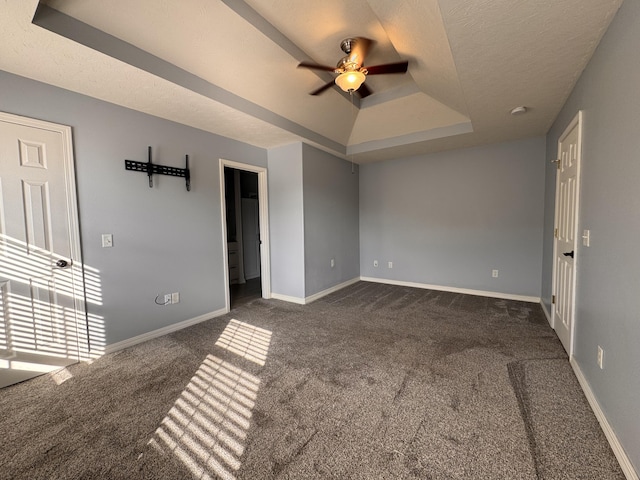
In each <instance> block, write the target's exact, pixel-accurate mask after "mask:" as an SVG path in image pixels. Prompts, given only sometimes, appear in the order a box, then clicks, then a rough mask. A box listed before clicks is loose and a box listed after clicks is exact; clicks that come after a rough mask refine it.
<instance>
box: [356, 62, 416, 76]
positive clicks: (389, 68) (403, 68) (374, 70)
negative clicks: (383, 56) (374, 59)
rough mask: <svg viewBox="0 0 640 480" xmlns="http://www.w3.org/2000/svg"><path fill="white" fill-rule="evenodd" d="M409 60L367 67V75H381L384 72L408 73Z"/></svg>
mask: <svg viewBox="0 0 640 480" xmlns="http://www.w3.org/2000/svg"><path fill="white" fill-rule="evenodd" d="M408 66H409V62H408V61H406V60H405V61H404V62H398V63H386V64H384V65H374V66H373V67H365V68H366V69H367V72H368V73H367V75H380V74H383V73H407V67H408Z"/></svg>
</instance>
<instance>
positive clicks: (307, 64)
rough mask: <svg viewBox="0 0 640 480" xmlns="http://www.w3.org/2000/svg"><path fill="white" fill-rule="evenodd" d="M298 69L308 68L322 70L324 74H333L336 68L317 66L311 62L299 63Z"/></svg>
mask: <svg viewBox="0 0 640 480" xmlns="http://www.w3.org/2000/svg"><path fill="white" fill-rule="evenodd" d="M298 68H310V69H312V70H324V71H325V72H333V71H334V70H335V69H336V67H329V66H327V65H319V64H317V63H311V62H300V63H299V64H298Z"/></svg>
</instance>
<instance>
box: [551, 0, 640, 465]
mask: <svg viewBox="0 0 640 480" xmlns="http://www.w3.org/2000/svg"><path fill="white" fill-rule="evenodd" d="M638 45H640V2H638V1H637V0H632V1H629V0H628V1H626V2H624V3H623V4H622V7H621V8H620V10H619V11H618V13H617V15H616V17H615V18H614V20H613V22H612V23H611V26H610V27H609V29H608V31H607V33H606V34H605V36H604V38H603V40H602V42H601V43H600V45H599V47H598V49H597V50H596V52H595V54H594V56H593V58H592V59H591V61H590V62H589V64H588V66H587V68H586V69H585V71H584V72H583V74H582V77H581V78H580V80H579V81H578V83H577V85H576V87H575V89H574V90H573V92H572V94H571V96H570V97H569V100H568V101H567V103H566V104H565V105H564V107H563V108H562V111H561V113H560V115H559V116H558V118H557V120H556V122H555V123H554V125H553V127H552V128H551V130H550V131H549V134H548V136H547V139H548V144H549V153H548V156H547V160H551V159H553V158H555V154H556V153H555V146H556V145H557V141H558V138H559V136H560V135H561V134H562V132H563V130H564V129H565V127H566V126H567V125H568V123H569V122H570V121H571V119H572V118H573V117H574V116H575V115H576V113H577V112H578V110H584V141H583V150H582V151H583V157H582V160H583V163H582V182H581V188H582V190H581V202H580V215H579V221H578V228H579V231H580V232H581V231H582V230H583V229H590V230H591V246H590V247H588V248H587V247H581V246H578V249H577V292H576V295H577V299H576V302H577V304H576V321H575V338H574V342H575V360H576V361H577V362H578V365H579V366H580V369H581V370H582V372H583V373H584V375H585V377H586V379H587V381H588V382H589V384H590V386H591V389H592V391H593V393H594V394H595V396H596V398H597V400H598V403H599V404H600V406H601V407H602V410H603V411H604V413H605V415H606V416H607V419H608V420H609V423H610V424H611V426H612V428H613V429H614V431H615V432H616V434H617V436H618V439H619V440H620V441H621V443H622V445H623V447H624V448H625V450H626V452H627V454H628V455H629V457H630V459H631V461H632V462H633V463H634V465H635V469H636V471H640V420H639V419H640V402H638V399H639V398H640V380H639V378H640V377H639V376H638V372H640V350H639V349H638V345H640V313H639V312H640V253H639V249H638V245H639V244H638V239H640V135H638V124H639V123H640V95H639V94H638V88H639V87H640V57H639V56H638ZM547 165H548V170H550V171H549V173H548V175H547V191H550V190H554V189H555V171H553V169H552V167H551V165H550V163H547ZM548 200H550V201H548V202H547V206H546V209H545V215H546V221H545V225H546V231H545V239H546V240H547V241H546V243H545V245H548V243H549V239H550V238H551V236H552V229H553V219H552V218H553V197H552V196H551V195H548ZM552 262H553V258H552V251H551V249H550V248H549V247H548V246H547V248H545V255H544V265H545V269H544V272H545V273H544V278H543V291H544V292H545V294H544V297H545V301H546V306H547V308H549V307H550V306H549V295H550V292H551V280H552V279H551V273H550V272H551V269H552ZM598 345H600V346H602V347H603V348H604V350H605V356H604V369H603V370H600V369H599V368H598V366H597V364H596V351H597V346H598Z"/></svg>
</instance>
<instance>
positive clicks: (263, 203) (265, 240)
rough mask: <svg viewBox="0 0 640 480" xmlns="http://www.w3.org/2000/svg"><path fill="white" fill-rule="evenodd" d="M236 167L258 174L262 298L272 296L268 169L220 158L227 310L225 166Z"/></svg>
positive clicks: (227, 260) (226, 308)
mask: <svg viewBox="0 0 640 480" xmlns="http://www.w3.org/2000/svg"><path fill="white" fill-rule="evenodd" d="M225 167H229V168H235V169H236V170H244V171H246V172H253V173H257V174H258V208H259V217H260V241H261V245H260V280H261V286H262V298H265V299H269V298H271V253H270V247H269V202H268V198H269V191H268V183H267V169H266V168H265V167H257V166H255V165H250V164H248V163H240V162H235V161H233V160H225V159H224V158H221V159H220V213H221V223H222V250H223V262H224V285H225V289H224V291H225V294H224V296H225V300H224V302H225V311H226V312H229V311H230V310H231V299H230V298H229V252H228V250H227V216H226V215H227V207H226V200H225V185H224V168H225Z"/></svg>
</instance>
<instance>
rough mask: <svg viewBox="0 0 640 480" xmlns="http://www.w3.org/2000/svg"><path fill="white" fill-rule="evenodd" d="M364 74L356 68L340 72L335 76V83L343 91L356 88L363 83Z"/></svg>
mask: <svg viewBox="0 0 640 480" xmlns="http://www.w3.org/2000/svg"><path fill="white" fill-rule="evenodd" d="M364 80H365V75H364V73H362V72H359V71H357V70H355V71H350V72H344V73H341V74H340V75H338V76H337V77H336V85H338V86H339V87H340V88H341V89H342V90H344V91H345V92H349V91H351V90H357V89H359V88H360V85H362V84H363V83H364Z"/></svg>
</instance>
